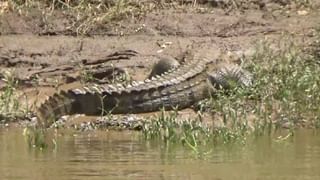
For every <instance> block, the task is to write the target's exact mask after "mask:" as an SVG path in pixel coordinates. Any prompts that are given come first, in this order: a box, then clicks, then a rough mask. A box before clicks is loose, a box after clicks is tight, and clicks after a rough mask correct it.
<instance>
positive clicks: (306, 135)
mask: <svg viewBox="0 0 320 180" xmlns="http://www.w3.org/2000/svg"><path fill="white" fill-rule="evenodd" d="M56 134H58V135H57V137H55V139H56V142H57V145H56V146H55V147H52V146H49V147H48V148H46V149H45V150H39V149H37V148H32V147H30V146H28V143H27V141H26V140H25V138H24V136H23V135H22V129H0V179H1V180H3V179H216V180H220V179H246V180H247V179H288V180H289V179H290V180H292V179H299V180H301V179H320V132H315V131H314V130H299V131H297V132H295V134H294V136H293V137H289V138H287V139H285V140H282V141H278V140H277V138H276V137H274V136H272V137H270V136H264V137H258V138H255V140H253V141H250V143H249V142H248V143H246V144H245V145H243V144H241V145H231V146H228V145H216V146H215V147H214V148H213V149H212V151H211V153H210V155H204V156H201V157H199V156H197V155H196V154H194V153H193V152H192V151H190V150H189V149H187V148H186V147H183V146H180V145H176V147H172V146H165V145H164V144H162V145H159V144H158V143H153V142H150V141H145V140H143V138H141V135H140V134H139V132H132V131H131V132H130V131H121V132H113V131H108V132H86V133H80V132H59V133H56Z"/></svg>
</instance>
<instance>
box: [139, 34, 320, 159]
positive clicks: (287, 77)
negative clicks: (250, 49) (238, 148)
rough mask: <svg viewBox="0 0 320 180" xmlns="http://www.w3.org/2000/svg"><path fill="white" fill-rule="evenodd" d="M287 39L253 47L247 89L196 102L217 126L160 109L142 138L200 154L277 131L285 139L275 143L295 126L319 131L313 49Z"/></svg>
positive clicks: (318, 69)
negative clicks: (307, 49) (250, 82)
mask: <svg viewBox="0 0 320 180" xmlns="http://www.w3.org/2000/svg"><path fill="white" fill-rule="evenodd" d="M291 39H292V37H284V38H283V39H281V40H280V43H275V42H267V41H261V42H258V43H257V47H256V53H255V54H254V56H252V57H251V58H249V59H246V60H245V63H244V66H245V68H246V69H247V70H249V71H250V72H252V73H253V75H254V85H253V86H252V87H249V88H245V89H243V88H235V89H232V90H227V91H219V92H217V93H216V94H215V95H214V96H213V97H212V98H209V99H207V100H205V101H202V102H201V103H200V107H201V108H200V110H201V112H199V113H210V114H211V115H212V117H213V120H214V121H219V120H220V121H221V122H222V125H220V126H219V127H212V126H207V125H205V124H204V123H201V121H200V120H201V119H193V120H179V119H177V113H176V112H174V113H166V112H164V111H163V112H162V114H161V115H160V116H158V117H155V118H153V119H152V120H151V121H150V122H148V123H146V124H145V126H144V128H143V135H144V137H145V139H146V140H155V141H158V142H159V141H160V142H163V143H164V144H165V145H170V144H171V145H172V144H177V143H181V144H183V145H184V146H186V147H188V148H189V149H191V150H192V151H193V152H195V153H197V154H199V153H200V152H203V151H204V152H208V150H209V149H210V148H211V149H212V147H214V146H215V145H221V144H234V143H236V144H246V142H247V140H248V139H252V138H258V137H260V136H263V135H271V136H273V135H275V134H277V133H278V132H279V131H284V132H286V134H287V135H286V136H285V137H284V138H283V137H279V138H276V139H275V140H277V141H280V140H281V141H282V140H286V139H288V138H289V137H291V136H294V130H295V129H296V128H300V127H306V128H319V127H320V108H319V104H320V76H319V74H320V63H319V58H317V56H316V54H315V53H313V52H315V51H317V50H314V51H312V53H309V54H306V53H305V51H304V50H303V49H304V48H303V47H299V46H297V45H295V44H294V43H293V42H292V41H291ZM316 42H318V41H316ZM315 47H319V46H315ZM318 49H319V48H318ZM200 154H201V153H200Z"/></svg>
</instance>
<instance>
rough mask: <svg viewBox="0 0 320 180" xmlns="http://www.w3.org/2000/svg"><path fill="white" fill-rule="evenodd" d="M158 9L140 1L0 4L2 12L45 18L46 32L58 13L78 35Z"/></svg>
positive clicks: (64, 0) (52, 0) (12, 0)
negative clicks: (34, 14) (36, 13)
mask: <svg viewBox="0 0 320 180" xmlns="http://www.w3.org/2000/svg"><path fill="white" fill-rule="evenodd" d="M154 8H155V4H154V3H152V2H151V3H150V2H149V3H146V2H144V1H139V0H117V1H113V0H107V1H95V0H79V1H69V0H43V1H42V0H6V1H4V2H2V3H1V6H0V13H6V12H10V11H11V12H16V13H19V14H20V15H22V16H28V15H30V14H32V13H35V12H38V14H39V16H40V14H41V15H42V19H41V21H42V22H44V27H43V28H44V29H46V28H50V26H51V25H50V21H48V19H50V18H54V17H55V16H56V15H57V13H58V14H62V15H63V17H64V18H66V19H67V21H68V22H69V24H70V25H69V27H68V30H71V31H72V32H75V33H76V34H77V35H85V34H88V33H89V32H90V31H91V30H92V29H96V28H97V27H98V26H101V25H103V24H108V23H110V22H116V21H119V20H123V19H130V18H131V19H137V18H139V17H142V16H144V15H145V14H146V13H147V12H149V11H150V10H152V9H154Z"/></svg>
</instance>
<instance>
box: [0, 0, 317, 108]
mask: <svg viewBox="0 0 320 180" xmlns="http://www.w3.org/2000/svg"><path fill="white" fill-rule="evenodd" d="M266 2H267V3H264V4H263V5H261V6H259V5H257V4H254V6H241V7H238V9H237V8H235V7H233V8H230V6H215V7H213V6H209V5H196V7H194V6H192V4H191V5H190V4H189V5H188V4H187V5H182V6H179V8H177V7H174V8H165V9H158V10H155V11H153V12H150V13H148V14H146V16H145V17H143V18H140V19H126V20H122V21H118V22H117V23H112V24H111V23H110V24H99V25H97V26H95V27H93V28H91V29H90V32H89V33H87V35H86V36H76V32H75V30H73V29H68V27H69V26H70V20H69V19H68V16H66V15H65V14H63V13H62V12H60V13H59V11H55V12H54V14H53V15H51V16H50V18H46V21H45V22H42V21H41V19H42V18H41V14H40V13H39V12H38V11H34V12H33V11H30V12H29V14H27V15H20V14H18V13H14V12H6V13H3V14H2V15H1V16H0V68H1V69H0V77H1V76H2V75H3V74H4V72H5V71H12V72H14V75H15V76H16V78H17V79H19V80H20V81H19V82H20V83H19V86H18V88H19V91H20V92H22V93H24V94H25V95H27V96H28V97H29V98H28V104H33V102H35V101H37V102H41V101H43V99H44V98H45V96H47V95H50V94H52V93H54V92H56V91H57V90H58V89H68V88H72V87H77V86H80V85H81V84H83V82H81V80H83V78H86V75H85V74H83V73H86V72H87V73H88V72H89V74H90V75H94V77H95V78H97V79H101V77H106V79H105V80H101V81H102V82H101V83H105V82H108V81H109V82H110V81H112V80H113V79H114V78H115V76H114V75H117V74H121V73H123V72H124V71H126V72H128V73H129V75H130V77H131V79H134V80H135V79H138V80H141V79H144V78H145V77H146V76H147V75H148V73H149V72H150V68H151V66H152V65H153V64H154V62H156V61H157V58H156V57H157V55H163V54H165V55H171V56H178V55H179V54H181V53H182V52H183V51H184V50H185V49H187V47H188V46H190V45H192V44H194V43H196V44H199V47H203V49H204V50H205V51H207V52H209V54H210V55H211V58H217V57H219V56H221V55H222V56H225V55H227V56H229V55H233V56H235V57H236V58H235V59H236V60H237V58H238V57H240V56H243V55H245V56H247V55H250V54H252V53H253V49H254V47H255V43H256V42H257V41H260V40H265V39H268V40H278V39H281V37H283V36H285V35H293V36H294V39H295V40H296V41H298V42H301V43H302V44H307V43H308V42H309V41H310V40H311V39H312V38H313V33H314V30H315V28H317V26H318V23H319V17H320V16H319V12H320V11H319V8H317V7H319V6H318V4H314V5H313V8H310V7H303V6H302V7H296V6H285V4H284V5H282V4H281V3H277V1H266ZM281 2H285V1H281ZM135 52H137V53H135ZM113 70H115V72H116V74H113ZM97 81H98V82H99V80H97ZM4 85H5V82H4V81H0V87H3V86H4ZM184 112H185V111H184ZM187 112H192V111H188V110H187Z"/></svg>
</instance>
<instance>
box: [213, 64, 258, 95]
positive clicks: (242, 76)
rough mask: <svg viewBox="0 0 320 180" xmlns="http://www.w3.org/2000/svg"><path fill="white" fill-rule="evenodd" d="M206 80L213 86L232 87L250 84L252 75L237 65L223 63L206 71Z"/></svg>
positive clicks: (248, 85)
mask: <svg viewBox="0 0 320 180" xmlns="http://www.w3.org/2000/svg"><path fill="white" fill-rule="evenodd" d="M208 80H209V81H210V83H211V85H212V86H214V87H215V88H222V89H232V88H235V87H238V86H242V87H250V86H252V83H253V76H252V74H251V73H250V72H248V71H246V70H244V69H242V68H241V67H240V66H238V65H231V64H223V65H219V66H218V67H217V68H216V70H215V71H213V72H210V73H208Z"/></svg>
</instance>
